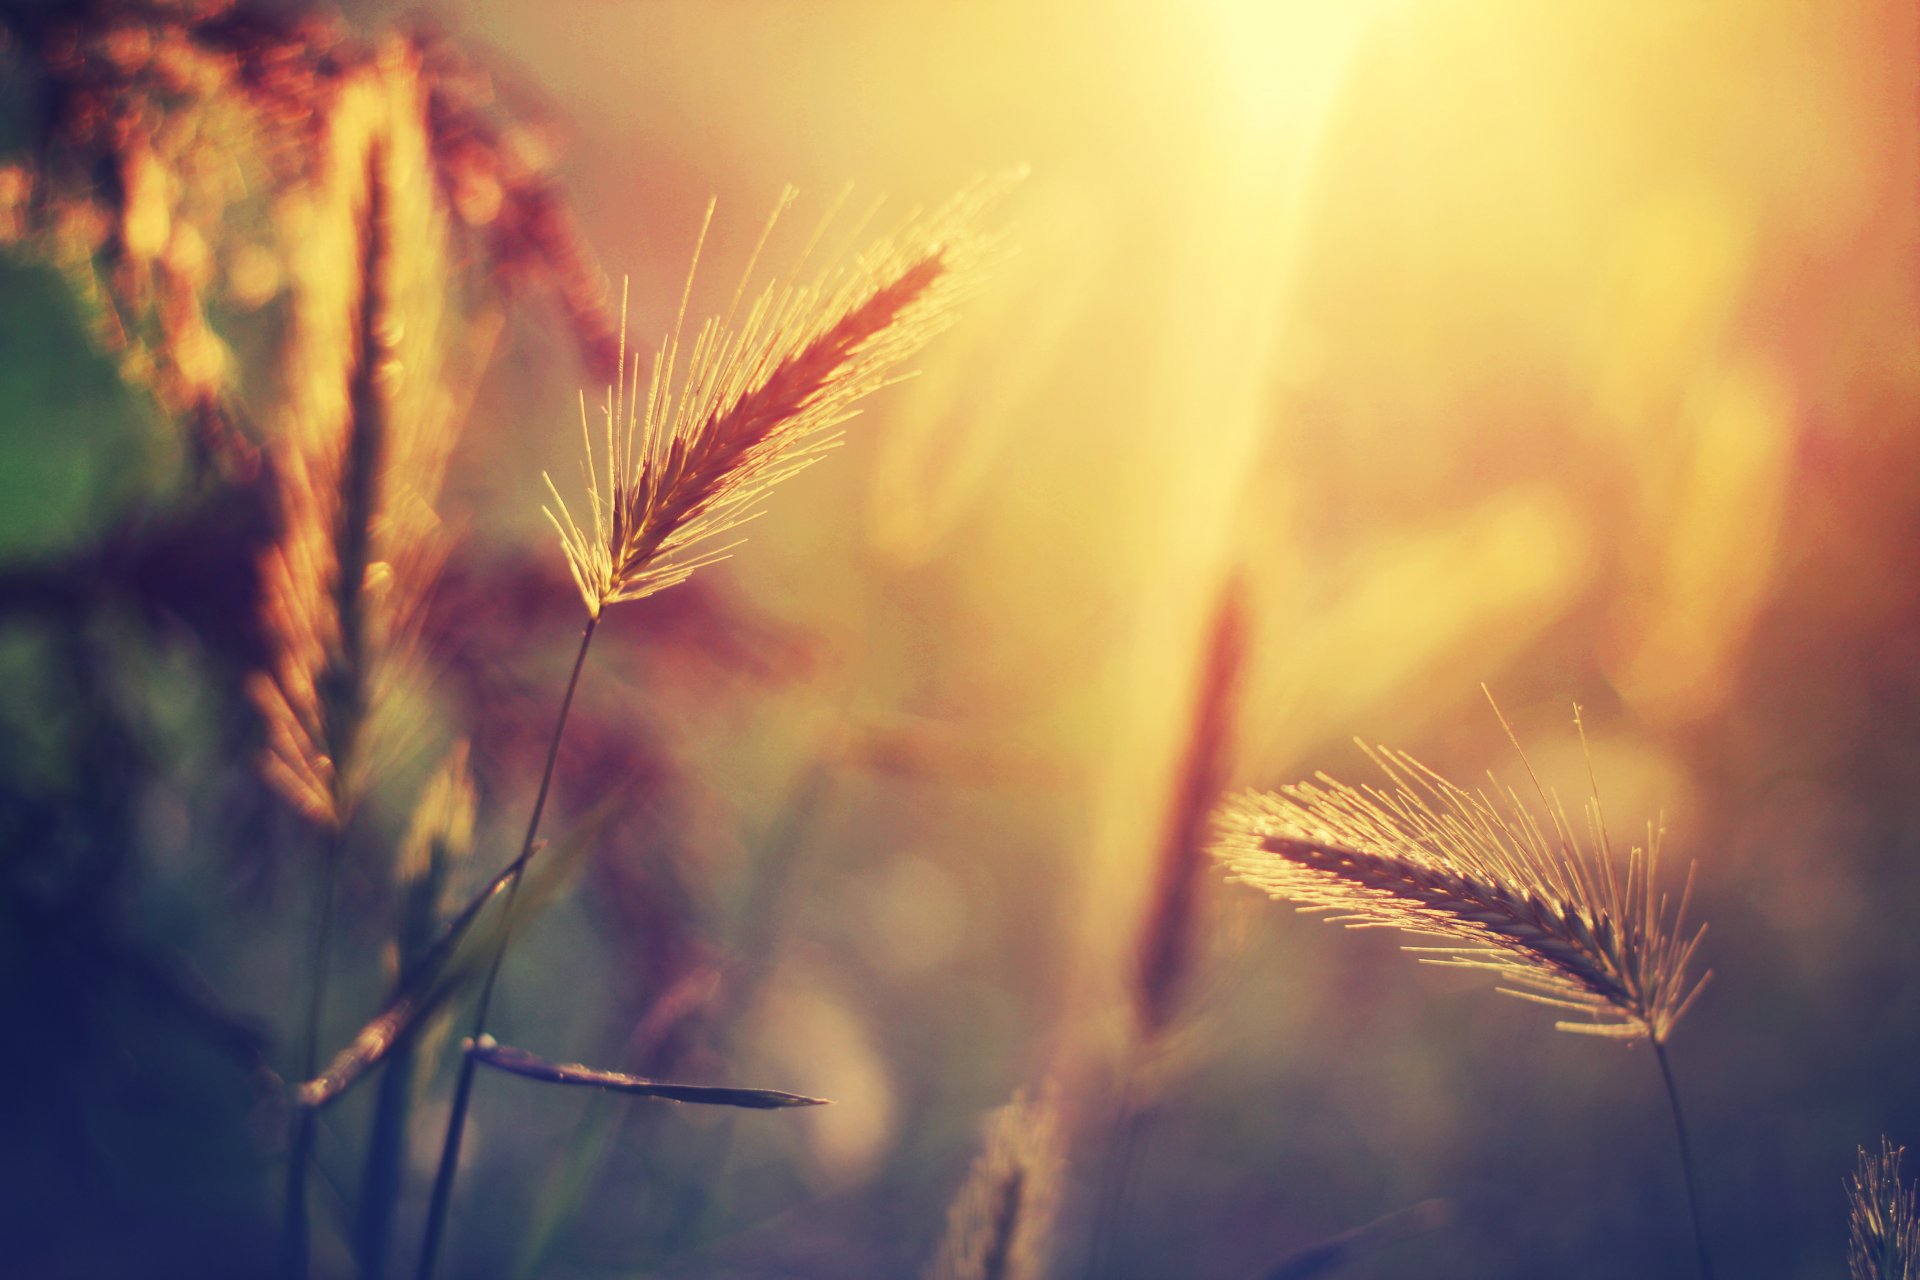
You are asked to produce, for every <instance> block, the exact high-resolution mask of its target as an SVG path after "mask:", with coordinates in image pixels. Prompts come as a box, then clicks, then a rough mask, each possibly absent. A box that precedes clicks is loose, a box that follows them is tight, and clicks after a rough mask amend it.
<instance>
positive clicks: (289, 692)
mask: <svg viewBox="0 0 1920 1280" xmlns="http://www.w3.org/2000/svg"><path fill="white" fill-rule="evenodd" d="M424 119H425V106H424V100H423V98H422V97H421V92H420V86H419V82H418V76H417V68H416V67H415V65H414V63H413V62H412V61H411V60H410V59H409V57H408V56H406V55H405V54H404V53H403V52H402V51H401V50H400V49H399V48H398V47H397V46H396V48H395V50H394V52H393V55H392V56H390V57H388V58H386V59H384V60H383V61H382V62H380V63H379V64H377V65H376V66H373V67H370V68H365V69H362V70H361V71H360V72H358V73H357V74H356V75H354V76H353V77H351V78H350V79H349V80H348V82H347V83H346V84H345V85H344V86H343V88H342V89H341V92H340V94H339V96H338V98H337V100H336V102H335V104H334V107H333V110H332V112H331V114H330V115H329V116H328V118H327V120H326V128H325V133H324V143H323V145H322V147H321V148H320V156H319V160H318V163H317V164H316V171H317V174H318V177H317V180H316V182H315V184H314V186H313V188H312V191H311V192H310V193H309V195H308V196H306V197H305V198H304V199H305V202H304V203H297V204H296V205H295V206H294V207H293V208H291V209H290V210H289V217H290V218H291V219H292V220H293V221H294V222H295V223H297V224H299V226H300V228H301V234H300V235H299V236H298V241H299V244H300V254H299V258H298V262H297V271H296V276H297V278H298V280H299V288H298V292H297V297H296V307H295V313H294V333H293V342H292V344H291V350H292V353H293V357H294V361H295V364H294V366H293V368H292V370H291V375H290V381H289V386H288V401H289V413H288V414H287V422H286V429H285V432H284V435H283V439H282V442H281V443H282V447H281V449H280V452H279V454H278V456H277V478H278V481H279V485H278V498H279V507H280V511H279V515H280V531H279V536H278V538H277V540H276V541H275V542H274V543H273V544H272V545H271V546H270V547H269V548H268V550H267V552H266V553H265V554H264V555H263V557H262V561H261V566H260V572H261V585H262V590H263V595H264V601H265V603H264V618H263V621H264V623H265V626H264V631H265V634H266V637H267V641H268V645H269V649H270V659H269V663H270V665H269V669H268V670H267V671H264V672H260V673H257V674H256V675H255V676H254V678H253V679H252V680H250V681H249V685H248V691H249V693H250V695H251V696H252V698H253V700H254V702H255V704H256V705H257V706H258V707H259V709H260V711H261V713H262V717H263V721H264V723H265V726H266V733H267V745H266V749H265V751H264V752H263V753H262V759H261V768H262V771H263V773H264V774H265V776H266V778H267V780H268V782H269V783H270V784H272V785H273V786H274V787H275V788H276V789H278V790H279V791H280V792H281V793H282V794H283V795H284V796H285V797H286V798H287V799H288V801H289V802H290V803H292V804H293V805H294V807H295V808H297V809H298V810H299V811H300V812H301V813H303V814H305V815H306V816H307V817H308V818H310V819H312V820H313V821H314V822H315V823H316V824H318V825H319V826H320V827H321V828H322V829H323V830H324V831H325V832H326V833H327V836H326V842H325V843H326V850H325V857H324V859H323V861H322V864H321V866H320V868H319V871H318V881H319V884H318V890H317V899H318V909H317V912H316V923H315V930H314V939H313V959H312V962H311V965H310V967H309V971H308V992H307V1005H306V1019H305V1031H304V1037H303V1049H302V1065H301V1074H302V1076H303V1077H304V1076H311V1075H312V1074H313V1072H314V1070H315V1068H316V1066H317V1065H318V1063H317V1055H318V1046H319V1028H320V1018H321V1013H322V1010H323V1007H324V1003H325V999H326V986H327V966H328V959H329V953H330V941H331V933H332V921H333V907H334V899H335V897H336V893H337V882H338V879H339V864H340V860H341V856H342V850H343V848H344V843H345V831H346V828H347V825H348V822H349V821H350V819H351V817H352V814H353V811H354V808H355V806H356V804H357V803H358V801H359V799H360V797H361V793H362V791H363V790H364V787H365V783H366V779H367V777H368V775H369V773H370V770H371V768H372V766H373V765H374V763H375V762H376V754H375V751H373V750H369V746H370V745H371V746H373V747H375V748H377V749H378V750H379V751H381V752H390V751H392V750H393V749H394V748H396V747H397V745H398V744H399V741H400V740H401V738H402V737H403V734H402V733H401V732H399V731H398V729H397V725H396V721H395V720H394V719H393V718H392V713H393V712H394V711H395V710H396V709H397V707H398V704H399V699H398V698H397V697H396V696H395V695H396V693H397V692H398V691H399V689H400V685H401V682H402V681H403V680H405V679H406V678H408V677H409V676H410V675H411V674H412V672H413V670H414V667H415V658H414V639H415V633H416V629H417V622H418V613H419V608H420V605H421V603H422V601H423V600H424V598H425V595H426V591H427V589H428V587H429V585H430V583H431V581H432V579H433V577H434V575H435V573H436V572H437V570H438V567H439V563H440V558H441V555H442V546H441V540H440V538H439V537H438V524H437V521H436V520H435V519H434V515H433V511H432V506H431V503H432V499H433V496H434V494H435V493H436V492H437V490H438V488H439V484H440V479H441V476H442V474H443V472H444V469H445V465H446V460H447V455H448V452H449V450H450V448H451V439H450V430H449V427H450V423H449V416H448V414H447V413H446V397H445V394H444V392H443V391H442V389H441V388H440V387H439V384H438V380H437V377H436V375H437V367H436V365H435V362H434V360H433V356H434V354H435V351H434V348H435V344H436V341H437V336H436V335H437V330H438V321H439V310H438V301H439V292H438V291H439V289H440V288H441V287H442V286H441V284H440V272H439V269H438V264H439V261H440V259H439V254H438V246H439V245H440V244H441V243H442V241H443V240H444V235H443V234H442V232H441V229H440V227H439V225H438V220H437V215H436V208H435V203H434V196H433V194H432V192H431V190H430V189H429V188H427V187H426V185H425V184H426V181H427V180H426V178H425V177H424V176H423V175H424V173H425V172H426V170H425V169H424V167H423V165H424V157H425V153H426V142H425V134H424V125H423V121H424ZM382 712H384V713H385V714H386V716H387V722H386V724H385V725H384V726H382V727H381V731H380V732H377V733H369V732H368V730H369V728H370V727H372V726H371V724H370V722H371V721H372V720H373V719H374V718H375V717H376V715H377V714H379V713H382ZM370 740H371V742H370ZM314 1138H315V1120H314V1116H313V1113H312V1111H311V1110H310V1109H308V1108H304V1107H300V1108H297V1109H296V1111H295V1114H294V1117H293V1133H292V1140H291V1144H290V1152H289V1165H288V1179H287V1196H286V1205H285V1228H284V1230H283V1233H282V1259H281V1261H282V1270H283V1273H284V1274H286V1275H288V1276H290V1277H300V1276H304V1275H305V1274H306V1270H307V1241H308V1226H307V1203H306V1173H307V1166H308V1162H309V1160H310V1158H311V1155H312V1145H313V1142H314Z"/></svg>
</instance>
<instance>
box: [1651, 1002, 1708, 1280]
mask: <svg viewBox="0 0 1920 1280" xmlns="http://www.w3.org/2000/svg"><path fill="white" fill-rule="evenodd" d="M1653 1055H1654V1057H1655V1058H1656V1059H1657V1060H1658V1061H1659V1063H1660V1078H1661V1079H1662V1080H1664V1081H1665V1082H1666V1086H1667V1101H1668V1103H1670V1104H1671V1105H1672V1107H1673V1132H1674V1136H1675V1137H1676V1138H1678V1139H1679V1140H1680V1170H1681V1172H1682V1173H1683V1174H1685V1175H1686V1179H1687V1208H1688V1209H1689V1210H1691V1211H1692V1214H1693V1243H1694V1247H1695V1248H1697V1249H1698V1250H1699V1251H1700V1280H1713V1258H1712V1256H1711V1255H1710V1254H1709V1253H1708V1251H1707V1228H1706V1222H1705V1220H1704V1219H1703V1218H1702V1217H1701V1216H1700V1193H1699V1191H1698V1190H1696V1187H1695V1180H1694V1175H1693V1144H1692V1143H1690V1142H1688V1141H1687V1121H1686V1118H1685V1117H1684V1116H1683V1115H1682V1114H1681V1113H1680V1090H1679V1089H1678V1088H1676V1087H1675V1086H1674V1083H1673V1067H1672V1066H1671V1065H1670V1064H1669V1063H1668V1062H1667V1046H1666V1045H1664V1044H1662V1043H1661V1042H1660V1041H1658V1040H1656V1041H1654V1042H1653Z"/></svg>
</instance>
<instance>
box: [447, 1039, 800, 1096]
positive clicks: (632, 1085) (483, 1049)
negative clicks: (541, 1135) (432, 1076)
mask: <svg viewBox="0 0 1920 1280" xmlns="http://www.w3.org/2000/svg"><path fill="white" fill-rule="evenodd" d="M467 1052H468V1053H470V1054H472V1055H473V1057H474V1059H475V1061H478V1062H481V1063H483V1064H485V1065H486V1066H489V1067H492V1068H493V1069H494V1070H496V1071H505V1072H507V1073H508V1074H509V1075H516V1076H525V1077H526V1078H527V1079H529V1080H539V1081H543V1082H544V1083H547V1084H570V1085H583V1086H585V1087H587V1088H590V1089H611V1090H613V1091H614V1092H615V1093H628V1094H632V1095H634V1096H635V1097H640V1098H661V1099H664V1100H666V1101H668V1102H693V1103H699V1104H701V1105H704V1106H710V1107H749V1108H752V1109H754V1110H757V1111H774V1110H778V1109H780V1108H783V1107H823V1106H826V1105H827V1099H825V1098H809V1097H805V1096H804V1095H801V1094H798V1093H782V1092H781V1091H780V1090H778V1089H730V1088H725V1087H723V1086H718V1085H705V1084H670V1083H668V1082H666V1081H664V1080H647V1079H644V1078H642V1077H640V1076H630V1075H626V1074H623V1073H622V1072H619V1071H602V1070H600V1069H599V1068H597V1067H583V1066H581V1065H580V1064H578V1063H573V1062H565V1063H562V1062H548V1061H547V1060H546V1059H545V1058H542V1057H540V1056H539V1055H538V1054H533V1053H528V1052H527V1051H526V1050H525V1049H515V1048H513V1047H512V1046H511V1045H504V1044H501V1043H500V1042H499V1041H497V1040H495V1039H494V1038H493V1037H492V1036H482V1037H480V1040H479V1042H478V1043H477V1044H473V1045H470V1046H469V1047H468V1049H467Z"/></svg>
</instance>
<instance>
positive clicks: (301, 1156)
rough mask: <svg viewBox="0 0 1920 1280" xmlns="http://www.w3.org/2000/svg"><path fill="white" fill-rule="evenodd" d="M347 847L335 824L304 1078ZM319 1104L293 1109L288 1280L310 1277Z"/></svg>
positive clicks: (283, 1232) (284, 1241)
mask: <svg viewBox="0 0 1920 1280" xmlns="http://www.w3.org/2000/svg"><path fill="white" fill-rule="evenodd" d="M345 851H346V839H345V832H344V831H343V830H342V829H340V828H339V827H335V829H334V831H333V832H332V834H331V835H330V836H329V838H328V840H327V848H326V852H325V854H324V861H323V863H322V865H321V868H320V873H319V879H320V884H319V900H320V907H319V912H318V914H317V916H316V917H315V920H314V927H313V955H312V958H311V960H310V961H309V963H308V966H307V973H308V974H309V975H310V976H309V980H308V984H307V1012H306V1026H305V1029H304V1030H303V1032H302V1033H301V1034H302V1040H301V1045H300V1078H301V1079H303V1080H305V1079H309V1078H311V1077H312V1076H313V1074H314V1072H315V1071H316V1070H317V1069H318V1067H319V1061H320V1012H321V1009H322V1007H323V1006H324V1005H325V1003H326V998H327V969H328V961H329V959H330V958H331V956H332V953H333V945H332V944H333V909H334V899H335V898H337V897H338V896H339V891H340V861H341V857H342V855H343V854H344V853H345ZM317 1123H318V1116H317V1115H316V1114H315V1112H314V1110H313V1108H311V1107H304V1106H301V1105H299V1104H298V1103H295V1104H294V1109H293V1137H292V1140H291V1141H290V1142H289V1143H288V1144H287V1202H286V1209H285V1213H284V1215H283V1216H282V1218H281V1229H280V1274H281V1275H283V1276H285V1277H286V1280H306V1275H307V1254H308V1239H309V1236H310V1234H311V1231H310V1228H309V1226H308V1223H307V1167H308V1165H309V1164H310V1163H311V1162H312V1158H313V1139H314V1125H315V1124H317Z"/></svg>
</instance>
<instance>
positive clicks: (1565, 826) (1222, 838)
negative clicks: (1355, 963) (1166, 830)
mask: <svg viewBox="0 0 1920 1280" xmlns="http://www.w3.org/2000/svg"><path fill="white" fill-rule="evenodd" d="M1370 754H1372V756H1373V758H1374V760H1375V761H1376V762H1377V763H1378V764H1379V765H1380V767H1381V769H1382V770H1383V771H1384V772H1385V774H1386V776H1387V785H1386V786H1383V787H1352V786H1347V785H1345V784H1343V783H1339V782H1335V781H1333V780H1332V779H1330V778H1327V777H1325V776H1324V775H1322V776H1321V777H1320V778H1319V779H1317V780H1316V781H1313V782H1304V783H1299V784H1297V785H1294V786H1291V787H1287V788H1284V789H1282V790H1281V791H1280V792H1278V793H1263V792H1248V793H1246V794H1244V795H1241V796H1239V797H1237V798H1235V799H1233V800H1230V801H1229V802H1228V803H1227V804H1226V805H1225V806H1224V807H1223V808H1222V809H1221V811H1220V813H1219V814H1218V816H1217V819H1216V823H1217V826H1216V830H1217V841H1216V844H1215V849H1214V852H1215V855H1216V856H1217V857H1218V858H1219V860H1220V861H1221V862H1222V863H1224V864H1225V866H1226V867H1227V869H1228V870H1229V872H1230V873H1231V874H1232V876H1233V877H1234V878H1235V879H1238V880H1241V881H1244V882H1246V883H1248V884H1251V885H1253V886H1254V887H1256V888H1258V889H1262V890H1264V891H1266V892H1267V893H1268V894H1270V895H1271V896H1273V897H1275V898H1280V899H1285V900H1287V901H1290V902H1294V903H1297V904H1299V906H1300V908H1301V909H1302V910H1303V911H1313V912H1325V913H1327V914H1328V916H1329V918H1330V919H1332V920H1335V921H1337V922H1339V923H1342V924H1348V925H1353V926H1391V927H1394V928H1399V929H1405V930H1408V931H1409V932H1413V933H1420V934H1426V935H1430V936H1434V937H1438V938H1442V939H1445V940H1446V941H1447V943H1448V944H1449V945H1447V946H1443V947H1436V948H1414V950H1419V951H1423V952H1426V957H1425V958H1426V959H1427V960H1428V961H1429V962H1430V963H1438V964H1448V965H1457V966H1461V967H1466V968H1475V969H1485V970H1489V971H1491V972H1492V973H1494V974H1495V975H1496V976H1497V977H1499V978H1500V979H1501V980H1502V981H1503V982H1505V983H1507V984H1508V986H1507V987H1505V988H1503V989H1504V990H1507V991H1508V993H1509V994H1512V995H1518V996H1521V997H1522V998H1525V999H1530V1000H1535V1001H1538V1002H1539V1003H1542V1004H1546V1005H1549V1006H1552V1007H1555V1008H1559V1009H1565V1010H1569V1011H1572V1012H1575V1013H1578V1014H1580V1015H1582V1016H1581V1017H1580V1018H1579V1019H1577V1020H1576V1019H1568V1020H1565V1021H1562V1022H1560V1023H1559V1024H1557V1025H1558V1026H1559V1027H1560V1028H1561V1029H1562V1030H1566V1031H1574V1032H1580V1033H1584V1034H1588V1035H1602V1036H1614V1037H1619V1038H1623V1039H1633V1038H1639V1037H1643V1036H1644V1037H1646V1038H1648V1039H1651V1040H1652V1041H1654V1042H1655V1043H1657V1044H1658V1043H1664V1042H1665V1041H1666V1039H1667V1037H1668V1036H1669V1035H1670V1034H1671V1033H1672V1031H1673V1027H1674V1024H1675V1023H1677V1022H1678V1021H1679V1020H1680V1017H1681V1015H1682V1014H1684V1013H1685V1012H1686V1010H1687V1007H1688V1006H1689V1005H1690V1004H1691V1003H1692V1000H1693V998H1694V996H1695V995H1696V994H1697V993H1698V991H1699V989H1700V987H1701V985H1702V984H1703V983H1704V982H1705V980H1706V979H1705V977H1702V978H1700V979H1698V980H1692V979H1689V977H1688V976H1687V969H1688V965H1689V963H1690V962H1691V961H1692V959H1693V955H1694V952H1695V950H1696V949H1697V947H1698V945H1699V942H1700V935H1701V934H1702V933H1704V932H1705V927H1704V926H1702V927H1701V928H1700V929H1698V930H1695V931H1694V932H1692V933H1691V934H1688V933H1686V932H1685V929H1686V925H1685V916H1686V910H1687V896H1688V895H1687V892H1685V891H1683V892H1682V893H1681V895H1680V898H1679V901H1678V902H1677V903H1675V902H1670V901H1669V899H1668V897H1667V895H1666V893H1665V892H1664V891H1663V890H1660V889H1658V888H1657V887H1656V885H1655V875H1656V871H1657V868H1658V863H1659V832H1658V831H1657V830H1656V829H1653V828H1651V827H1650V828H1649V829H1648V833H1647V842H1646V844H1645V845H1644V846H1635V847H1634V848H1633V849H1632V850H1631V852H1630V853H1629V854H1628V856H1627V858H1626V863H1625V866H1624V868H1622V867H1621V866H1620V865H1619V860H1618V859H1616V858H1615V856H1614V854H1613V850H1612V848H1611V845H1610V843H1609V841H1608V837H1607V832H1606V825H1605V822H1604V820H1603V818H1602V815H1601V810H1600V805H1599V801H1598V799H1597V798H1596V799H1593V800H1590V801H1589V803H1588V805H1587V807H1586V819H1587V822H1586V828H1587V830H1586V832H1585V834H1584V836H1583V835H1582V834H1581V833H1579V832H1577V831H1576V830H1575V828H1574V826H1573V823H1572V821H1571V820H1570V819H1569V818H1568V815H1567V813H1566V810H1565V808H1564V807H1562V806H1561V805H1560V804H1559V803H1558V802H1557V801H1553V800H1549V799H1547V798H1546V793H1545V792H1544V791H1542V792H1541V795H1542V799H1543V800H1545V802H1546V807H1547V811H1546V814H1545V817H1544V818H1542V817H1541V816H1540V815H1539V814H1537V813H1536V812H1535V811H1534V810H1533V809H1531V808H1529V807H1528V806H1527V805H1526V804H1525V803H1524V802H1523V801H1522V800H1521V799H1520V797H1519V796H1518V795H1517V794H1515V793H1512V792H1508V793H1506V794H1505V795H1502V796H1501V797H1500V798H1499V799H1495V798H1493V797H1491V796H1489V795H1487V794H1486V793H1485V792H1481V791H1468V790H1465V789H1463V788H1461V787H1458V786H1455V785H1454V784H1453V783H1451V782H1448V781H1447V780H1446V779H1444V778H1442V777H1440V776H1439V775H1438V774H1436V773H1434V772H1433V771H1432V770H1430V769H1428V768H1426V767H1425V766H1424V765H1421V764H1420V763H1418V762H1417V761H1415V760H1414V759H1413V758H1412V757H1410V756H1407V755H1404V754H1401V753H1398V752H1394V751H1390V750H1387V749H1384V748H1381V749H1378V750H1375V751H1373V752H1371V753H1370ZM1690 879H1691V878H1690V877H1689V883H1690Z"/></svg>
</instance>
